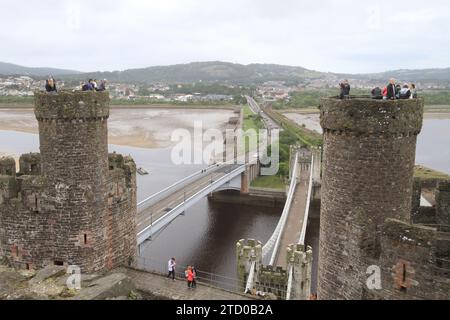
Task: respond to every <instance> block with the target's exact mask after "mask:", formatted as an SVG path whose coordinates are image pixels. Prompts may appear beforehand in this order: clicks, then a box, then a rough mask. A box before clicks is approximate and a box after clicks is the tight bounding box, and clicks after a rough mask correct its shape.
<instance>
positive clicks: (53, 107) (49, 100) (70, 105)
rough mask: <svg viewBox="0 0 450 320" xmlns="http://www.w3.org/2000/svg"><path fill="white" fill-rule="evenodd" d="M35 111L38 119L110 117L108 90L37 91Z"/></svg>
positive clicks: (79, 119) (72, 119)
mask: <svg viewBox="0 0 450 320" xmlns="http://www.w3.org/2000/svg"><path fill="white" fill-rule="evenodd" d="M34 98H35V108H34V113H35V115H36V119H37V120H38V121H62V122H64V121H75V120H77V121H89V120H103V119H108V117H109V102H110V98H109V93H108V92H107V91H101V92H98V91H60V92H58V93H57V94H49V93H46V92H41V91H36V92H35V93H34Z"/></svg>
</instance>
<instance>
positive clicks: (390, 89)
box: [386, 79, 397, 100]
mask: <svg viewBox="0 0 450 320" xmlns="http://www.w3.org/2000/svg"><path fill="white" fill-rule="evenodd" d="M386 98H387V99H388V100H395V99H396V98H397V89H396V87H395V79H391V80H389V84H388V85H387V93H386Z"/></svg>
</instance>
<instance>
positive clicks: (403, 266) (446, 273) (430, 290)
mask: <svg viewBox="0 0 450 320" xmlns="http://www.w3.org/2000/svg"><path fill="white" fill-rule="evenodd" d="M449 235H450V234H446V233H443V232H440V231H438V230H437V229H436V228H430V227H426V226H420V225H411V224H409V223H405V222H403V221H398V220H394V219H387V220H386V222H385V224H384V226H383V230H382V238H381V239H382V241H381V247H382V250H381V257H380V265H381V266H382V268H381V289H380V290H368V291H367V292H366V294H367V295H366V296H364V295H363V298H372V299H407V300H410V299H449V298H450V269H449V267H450V266H449V265H447V266H444V265H442V261H448V260H447V259H448V258H449V255H448V252H442V250H441V249H439V248H440V247H441V248H447V251H448V248H449V247H450V237H449ZM439 242H441V243H439ZM443 255H445V257H443Z"/></svg>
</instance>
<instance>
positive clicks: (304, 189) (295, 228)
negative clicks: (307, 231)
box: [274, 170, 311, 269]
mask: <svg viewBox="0 0 450 320" xmlns="http://www.w3.org/2000/svg"><path fill="white" fill-rule="evenodd" d="M310 173H311V171H310V170H301V171H300V179H299V183H298V184H297V187H296V188H295V192H294V197H293V198H292V204H291V208H290V210H289V215H288V218H287V221H286V225H285V227H284V231H283V234H282V236H281V241H280V246H279V247H278V253H277V256H276V259H275V263H274V265H275V266H280V267H283V268H284V269H286V268H287V261H286V248H287V247H288V246H289V245H291V244H297V243H298V241H299V239H300V233H301V231H302V227H303V220H304V218H305V209H306V203H307V199H308V189H309V176H310Z"/></svg>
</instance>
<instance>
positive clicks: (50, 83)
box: [45, 77, 58, 92]
mask: <svg viewBox="0 0 450 320" xmlns="http://www.w3.org/2000/svg"><path fill="white" fill-rule="evenodd" d="M45 90H46V91H47V92H58V90H57V89H56V81H55V79H53V77H49V78H48V79H47V80H45Z"/></svg>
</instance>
